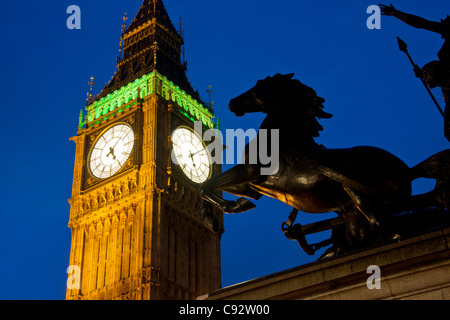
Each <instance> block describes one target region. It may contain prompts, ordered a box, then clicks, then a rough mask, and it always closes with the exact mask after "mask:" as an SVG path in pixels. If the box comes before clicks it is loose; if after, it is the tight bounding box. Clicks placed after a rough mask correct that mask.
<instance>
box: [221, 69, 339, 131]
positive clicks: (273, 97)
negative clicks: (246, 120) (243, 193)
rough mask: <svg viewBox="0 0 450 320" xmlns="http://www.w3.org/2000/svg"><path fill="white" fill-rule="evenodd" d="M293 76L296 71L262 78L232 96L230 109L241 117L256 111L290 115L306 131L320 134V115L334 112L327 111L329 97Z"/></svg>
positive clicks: (329, 115)
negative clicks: (246, 89) (326, 99)
mask: <svg viewBox="0 0 450 320" xmlns="http://www.w3.org/2000/svg"><path fill="white" fill-rule="evenodd" d="M293 76H294V74H293V73H291V74H287V75H282V74H276V75H275V76H273V77H267V78H265V79H264V80H259V81H258V82H257V83H256V85H255V86H254V87H253V88H251V89H250V90H248V91H247V92H245V93H243V94H241V95H240V96H238V97H236V98H234V99H231V101H230V104H229V109H230V111H231V112H233V113H234V114H235V115H236V116H238V117H240V116H243V115H245V114H246V113H253V112H262V113H266V114H269V115H270V114H275V113H280V114H284V115H288V117H289V116H290V117H289V118H291V119H295V121H297V123H298V124H299V125H302V127H303V128H304V129H305V130H304V131H305V132H309V134H312V135H313V136H318V131H321V130H322V129H323V128H322V127H321V126H320V125H319V124H318V122H317V119H321V118H326V119H329V118H331V117H332V115H331V114H329V113H327V112H325V111H323V103H324V102H325V99H323V98H321V97H319V96H317V94H316V92H315V91H314V90H313V89H312V88H310V87H308V86H306V85H304V84H303V83H301V82H300V81H299V80H295V79H292V77H293ZM285 119H286V117H285ZM285 121H287V120H285Z"/></svg>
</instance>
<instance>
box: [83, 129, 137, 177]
mask: <svg viewBox="0 0 450 320" xmlns="http://www.w3.org/2000/svg"><path fill="white" fill-rule="evenodd" d="M133 146H134V133H133V129H131V127H130V126H129V125H127V124H124V123H122V124H117V125H114V126H112V127H110V128H108V129H107V130H106V131H105V132H104V133H102V134H101V135H100V137H99V138H97V140H96V142H95V144H94V146H93V147H92V149H91V152H90V155H89V169H90V171H91V174H92V175H93V176H94V177H96V178H98V179H106V178H109V177H111V176H113V175H114V174H115V173H117V172H118V171H119V170H120V169H121V168H122V167H123V165H124V164H125V163H126V162H127V160H128V158H129V157H130V155H131V151H132V150H133Z"/></svg>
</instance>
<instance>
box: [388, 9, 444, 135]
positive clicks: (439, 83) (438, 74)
mask: <svg viewBox="0 0 450 320" xmlns="http://www.w3.org/2000/svg"><path fill="white" fill-rule="evenodd" d="M379 6H380V9H381V13H382V14H383V15H386V16H394V17H396V18H397V19H400V20H401V21H403V22H405V23H407V24H409V25H410V26H412V27H414V28H419V29H425V30H429V31H432V32H435V33H438V34H440V35H441V36H442V38H443V39H444V45H443V46H442V48H441V50H439V52H438V54H437V56H438V58H439V60H438V61H432V62H430V63H428V64H426V65H425V66H424V67H423V68H422V70H421V71H422V72H418V71H417V70H416V76H418V77H421V78H423V79H424V80H425V81H426V82H427V84H428V86H429V87H430V88H435V87H441V88H442V94H443V97H444V102H445V112H444V113H445V115H444V135H445V137H446V138H447V140H449V141H450V17H449V16H448V15H447V17H446V18H445V19H441V21H440V22H437V21H430V20H427V19H424V18H421V17H418V16H415V15H412V14H408V13H405V12H402V11H400V10H397V9H396V8H395V7H394V6H393V5H392V4H391V5H390V6H387V5H384V4H380V5H379Z"/></svg>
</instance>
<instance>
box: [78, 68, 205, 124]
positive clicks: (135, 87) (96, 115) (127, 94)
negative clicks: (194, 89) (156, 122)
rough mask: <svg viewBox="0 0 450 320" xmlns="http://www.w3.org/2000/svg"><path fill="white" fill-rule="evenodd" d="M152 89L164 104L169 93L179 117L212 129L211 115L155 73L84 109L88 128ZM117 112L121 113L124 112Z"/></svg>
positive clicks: (142, 96) (171, 83) (147, 93)
mask: <svg viewBox="0 0 450 320" xmlns="http://www.w3.org/2000/svg"><path fill="white" fill-rule="evenodd" d="M155 77H156V78H155ZM155 86H156V93H157V94H159V95H160V96H161V97H162V98H164V99H166V100H169V92H171V93H172V101H175V102H176V103H177V104H178V105H179V106H180V107H181V110H180V111H181V113H182V114H183V115H185V116H186V117H187V118H188V119H190V120H192V121H201V122H202V123H203V124H204V125H205V126H206V127H208V128H211V129H212V128H214V122H213V119H214V115H213V114H212V113H211V112H210V111H209V110H208V109H207V108H206V107H204V106H203V105H202V104H201V103H199V102H198V101H197V100H195V99H194V98H192V97H191V96H190V95H188V94H187V93H186V92H185V91H183V90H181V89H180V88H179V87H178V86H177V85H175V84H174V83H173V82H172V81H170V80H168V79H167V78H166V77H165V76H163V75H161V74H159V73H158V72H156V71H153V72H152V73H150V74H146V75H144V76H143V77H141V78H139V79H136V80H135V81H133V82H130V83H129V84H127V85H125V86H123V87H122V88H120V89H118V90H116V91H114V92H112V93H110V94H108V95H107V96H105V97H102V98H101V99H99V100H97V101H94V103H92V104H90V105H89V106H87V107H86V110H87V113H88V114H87V122H88V125H89V126H93V125H95V124H97V123H99V122H101V121H103V120H105V119H104V116H105V115H106V114H108V113H109V112H111V111H114V110H116V109H118V108H121V107H122V106H123V105H126V104H127V103H129V102H130V101H131V100H135V99H136V98H137V96H138V93H139V95H140V98H144V97H146V96H147V95H149V94H152V93H153V92H155ZM129 107H130V105H128V106H127V108H129ZM118 111H123V108H122V109H120V110H118ZM95 120H97V121H95ZM84 124H85V122H83V121H82V117H81V116H80V122H79V128H80V129H82V127H83V125H84Z"/></svg>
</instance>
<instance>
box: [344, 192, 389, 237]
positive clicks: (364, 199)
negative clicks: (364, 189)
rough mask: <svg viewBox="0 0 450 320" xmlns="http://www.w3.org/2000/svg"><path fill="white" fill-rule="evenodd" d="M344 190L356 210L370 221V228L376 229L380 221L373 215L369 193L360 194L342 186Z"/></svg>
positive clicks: (373, 210)
mask: <svg viewBox="0 0 450 320" xmlns="http://www.w3.org/2000/svg"><path fill="white" fill-rule="evenodd" d="M343 187H344V190H345V191H346V192H347V194H348V195H349V196H350V198H351V199H352V200H353V203H354V204H355V206H356V207H357V208H358V210H359V211H360V212H361V213H362V214H363V215H364V217H366V219H367V221H368V222H369V223H370V226H371V228H372V229H378V228H379V227H380V222H379V221H378V219H377V218H376V216H375V212H376V210H375V208H374V201H373V199H371V197H370V196H369V195H365V194H360V193H359V192H356V191H354V190H353V189H351V188H349V187H347V186H343Z"/></svg>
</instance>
